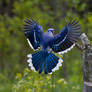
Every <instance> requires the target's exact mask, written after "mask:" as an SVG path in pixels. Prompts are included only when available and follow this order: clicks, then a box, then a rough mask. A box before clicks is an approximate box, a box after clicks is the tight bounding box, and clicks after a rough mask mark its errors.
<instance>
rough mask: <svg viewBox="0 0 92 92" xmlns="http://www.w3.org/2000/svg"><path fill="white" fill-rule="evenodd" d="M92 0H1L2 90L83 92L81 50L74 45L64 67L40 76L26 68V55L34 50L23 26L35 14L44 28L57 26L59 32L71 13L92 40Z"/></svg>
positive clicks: (0, 65) (18, 91)
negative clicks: (25, 35)
mask: <svg viewBox="0 0 92 92" xmlns="http://www.w3.org/2000/svg"><path fill="white" fill-rule="evenodd" d="M90 1H91V0H84V1H82V0H55V1H53V0H0V92H36V90H37V92H61V91H62V92H81V90H82V68H81V61H82V60H81V54H80V53H81V52H80V51H78V49H76V48H74V49H73V50H72V51H71V52H68V53H67V54H65V55H64V56H63V59H64V63H63V66H62V67H61V68H60V70H59V71H57V72H55V73H54V75H44V74H42V75H39V74H37V73H34V72H32V71H31V70H29V69H27V68H26V67H27V66H28V65H27V63H26V60H27V58H26V55H27V54H29V53H33V50H32V49H30V47H29V45H28V43H27V41H26V39H25V37H24V34H23V32H22V29H23V24H24V20H25V19H26V18H30V17H32V18H33V19H34V20H37V21H38V22H39V24H40V25H42V26H43V29H44V31H46V30H47V29H48V28H49V27H53V28H55V29H56V33H57V32H59V30H61V29H62V28H63V27H64V26H65V24H66V21H65V20H67V16H72V17H73V18H77V19H78V20H79V21H80V24H81V27H82V32H85V33H86V34H88V36H89V39H90V40H91V39H92V34H91V29H92V23H91V21H92V12H91V10H92V6H91V3H90ZM91 41H92V40H91ZM59 57H61V56H59ZM15 76H16V77H15ZM52 82H53V84H54V85H52Z"/></svg>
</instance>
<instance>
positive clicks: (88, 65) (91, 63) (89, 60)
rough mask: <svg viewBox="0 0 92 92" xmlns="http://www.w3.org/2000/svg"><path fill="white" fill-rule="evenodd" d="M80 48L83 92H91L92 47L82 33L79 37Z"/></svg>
mask: <svg viewBox="0 0 92 92" xmlns="http://www.w3.org/2000/svg"><path fill="white" fill-rule="evenodd" d="M80 39H81V41H82V44H83V45H82V46H78V45H77V46H78V47H79V48H80V49H81V50H82V52H83V56H82V69H83V92H92V46H91V44H90V41H89V40H88V37H87V36H86V35H85V34H84V33H83V34H82V35H81V37H80Z"/></svg>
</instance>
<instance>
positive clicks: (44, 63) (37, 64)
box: [27, 51, 63, 74]
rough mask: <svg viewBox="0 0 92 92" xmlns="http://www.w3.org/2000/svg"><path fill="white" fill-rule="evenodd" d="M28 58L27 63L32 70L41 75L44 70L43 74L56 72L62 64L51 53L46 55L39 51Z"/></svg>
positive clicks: (44, 52) (45, 52)
mask: <svg viewBox="0 0 92 92" xmlns="http://www.w3.org/2000/svg"><path fill="white" fill-rule="evenodd" d="M28 58H29V59H28V61H27V62H28V63H29V66H30V67H31V69H32V70H34V71H39V73H42V71H43V70H44V73H45V74H47V73H52V72H53V71H55V70H58V69H59V67H60V66H61V65H62V64H61V63H62V62H63V61H62V60H61V59H59V58H58V57H57V56H55V55H54V54H53V53H48V52H47V51H39V52H37V53H34V54H32V55H31V54H29V55H28Z"/></svg>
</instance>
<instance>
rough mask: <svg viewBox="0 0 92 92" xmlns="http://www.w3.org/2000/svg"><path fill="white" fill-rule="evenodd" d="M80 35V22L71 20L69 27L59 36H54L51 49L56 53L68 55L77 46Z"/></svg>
mask: <svg viewBox="0 0 92 92" xmlns="http://www.w3.org/2000/svg"><path fill="white" fill-rule="evenodd" d="M80 35H81V32H80V25H79V22H78V21H76V20H72V19H71V20H70V22H69V23H68V24H67V26H66V27H65V28H64V29H63V30H61V32H60V33H59V34H56V35H55V36H54V40H53V43H52V44H53V45H52V47H51V48H52V50H53V51H54V52H56V53H60V54H63V53H66V52H67V51H69V50H70V49H71V48H73V47H74V46H75V43H76V42H77V41H78V39H79V37H80Z"/></svg>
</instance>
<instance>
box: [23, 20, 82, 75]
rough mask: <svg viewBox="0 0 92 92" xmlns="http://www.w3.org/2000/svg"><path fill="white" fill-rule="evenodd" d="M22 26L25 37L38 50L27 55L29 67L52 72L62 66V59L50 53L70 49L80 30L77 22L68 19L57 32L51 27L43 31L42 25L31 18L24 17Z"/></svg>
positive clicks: (64, 51)
mask: <svg viewBox="0 0 92 92" xmlns="http://www.w3.org/2000/svg"><path fill="white" fill-rule="evenodd" d="M24 22H25V24H24V27H23V31H24V34H25V37H26V38H27V41H28V43H29V45H30V46H31V48H32V49H33V50H37V49H40V51H38V52H36V53H33V54H29V55H27V57H28V60H27V62H28V63H29V67H30V68H31V70H33V71H38V72H39V73H42V71H44V73H45V74H48V73H49V74H52V72H54V71H55V70H58V69H59V67H60V66H62V62H63V60H62V59H60V58H59V57H57V56H56V55H54V54H53V53H52V51H53V52H55V53H59V54H64V53H66V52H67V51H69V50H71V49H72V48H73V47H74V46H75V43H76V42H77V41H78V39H79V37H80V35H81V32H80V25H79V22H78V21H76V20H73V19H70V21H69V23H67V25H66V26H65V27H64V29H63V30H61V31H60V32H59V33H58V34H56V35H54V34H53V32H54V31H55V30H54V29H53V28H49V29H48V30H47V32H45V33H44V32H43V29H42V26H40V25H39V24H38V23H37V22H36V21H34V20H32V19H26V20H25V21H24Z"/></svg>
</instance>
